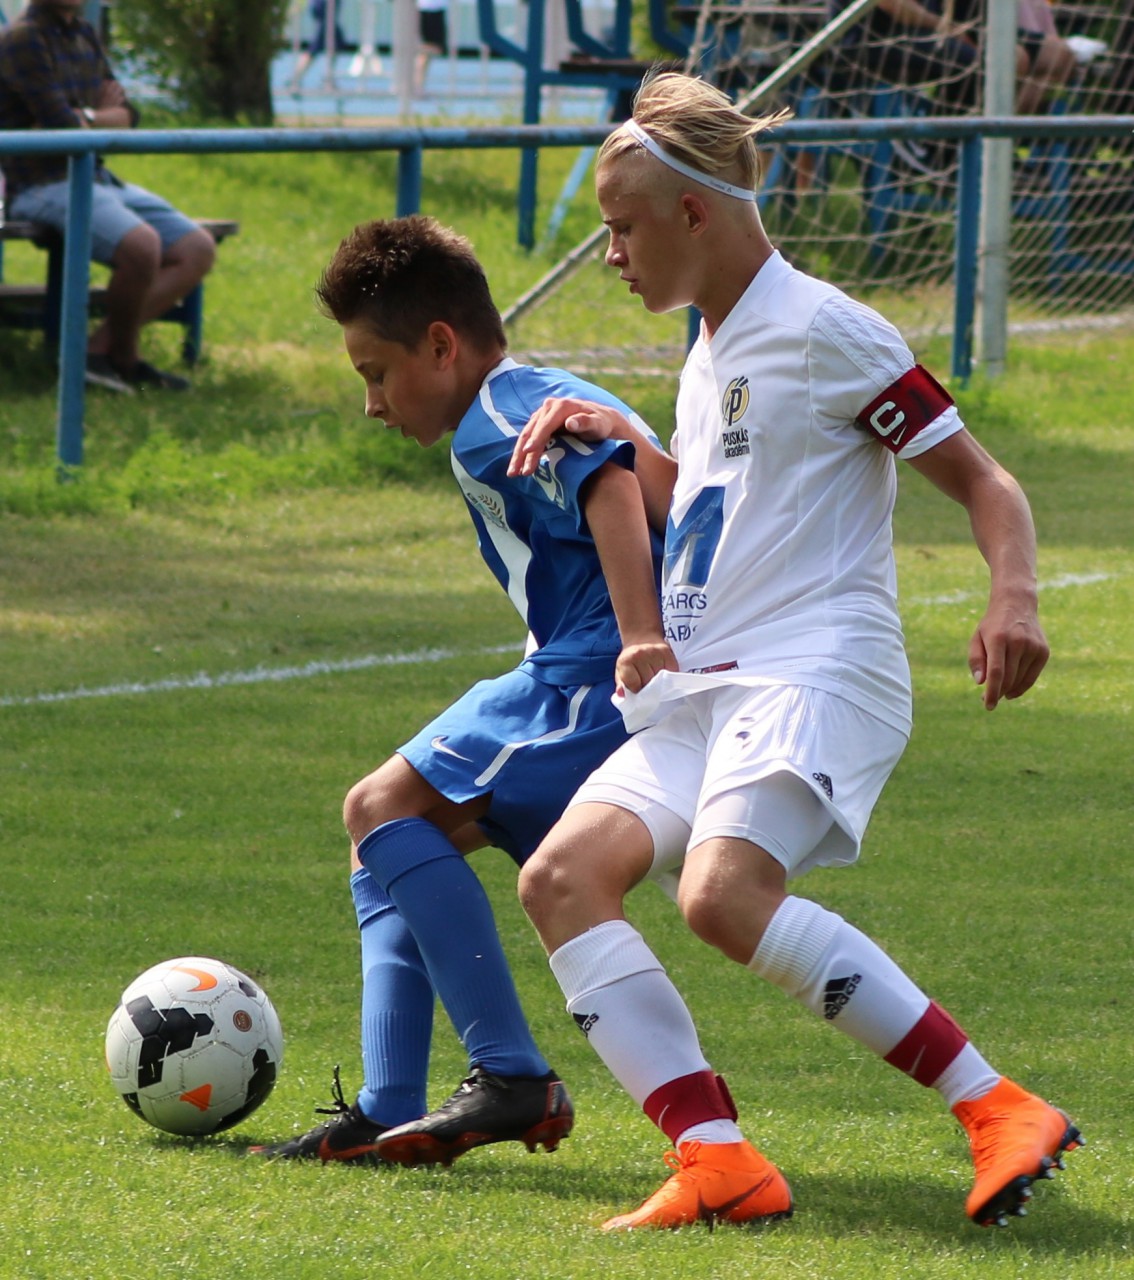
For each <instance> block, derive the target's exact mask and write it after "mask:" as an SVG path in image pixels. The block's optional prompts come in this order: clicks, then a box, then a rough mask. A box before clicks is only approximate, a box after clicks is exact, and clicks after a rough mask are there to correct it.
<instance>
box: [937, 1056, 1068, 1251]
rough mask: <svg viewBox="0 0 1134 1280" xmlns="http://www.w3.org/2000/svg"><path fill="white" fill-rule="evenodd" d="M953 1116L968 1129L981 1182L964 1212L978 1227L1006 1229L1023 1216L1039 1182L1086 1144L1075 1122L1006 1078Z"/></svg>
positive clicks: (977, 1180) (977, 1179)
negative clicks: (1065, 1156)
mask: <svg viewBox="0 0 1134 1280" xmlns="http://www.w3.org/2000/svg"><path fill="white" fill-rule="evenodd" d="M953 1114H954V1115H955V1116H956V1117H957V1119H958V1120H959V1121H960V1122H961V1124H963V1125H964V1126H965V1129H966V1131H967V1132H968V1135H969V1145H970V1147H971V1148H972V1155H973V1164H974V1165H975V1167H976V1182H975V1183H974V1184H973V1189H972V1191H970V1192H969V1197H968V1199H967V1200H966V1201H965V1212H966V1213H967V1214H968V1215H969V1217H970V1218H972V1220H973V1221H974V1222H975V1223H976V1224H977V1226H978V1227H992V1226H997V1227H1005V1226H1007V1225H1008V1217H1009V1215H1010V1214H1011V1215H1014V1216H1016V1217H1020V1218H1022V1217H1023V1216H1024V1214H1025V1212H1026V1210H1025V1205H1026V1204H1027V1202H1028V1201H1029V1200H1030V1199H1031V1197H1032V1183H1033V1182H1035V1180H1036V1179H1037V1178H1054V1177H1055V1170H1056V1169H1062V1168H1063V1159H1062V1152H1064V1151H1074V1150H1075V1148H1076V1147H1081V1146H1084V1145H1085V1143H1084V1141H1083V1138H1082V1135H1081V1134H1080V1133H1079V1130H1078V1129H1077V1128H1076V1127H1075V1126H1074V1125H1073V1124H1072V1123H1071V1121H1070V1120H1069V1119H1068V1118H1067V1116H1065V1115H1064V1114H1063V1112H1062V1111H1058V1110H1057V1109H1056V1108H1055V1107H1052V1106H1049V1105H1048V1104H1047V1103H1046V1102H1044V1101H1043V1100H1042V1098H1037V1097H1036V1096H1035V1095H1034V1094H1031V1093H1028V1092H1027V1091H1026V1090H1024V1089H1021V1088H1020V1086H1019V1085H1018V1084H1013V1082H1012V1081H1011V1080H1008V1079H1007V1078H1005V1077H1001V1079H1000V1082H999V1083H998V1084H997V1085H996V1087H995V1088H994V1089H993V1090H992V1091H991V1092H989V1093H986V1094H985V1095H984V1097H983V1098H977V1100H976V1101H975V1102H959V1103H957V1105H956V1106H955V1107H954V1108H953Z"/></svg>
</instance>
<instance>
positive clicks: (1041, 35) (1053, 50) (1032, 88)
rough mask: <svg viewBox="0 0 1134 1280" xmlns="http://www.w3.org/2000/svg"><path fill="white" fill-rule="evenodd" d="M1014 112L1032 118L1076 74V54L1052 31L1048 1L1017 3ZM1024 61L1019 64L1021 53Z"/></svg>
mask: <svg viewBox="0 0 1134 1280" xmlns="http://www.w3.org/2000/svg"><path fill="white" fill-rule="evenodd" d="M1016 39H1017V41H1018V44H1017V59H1016V111H1017V113H1018V114H1019V115H1022V116H1031V115H1035V114H1036V113H1037V112H1039V111H1041V110H1042V109H1043V106H1044V104H1045V103H1046V102H1048V101H1049V100H1050V99H1051V97H1052V96H1053V95H1054V94H1055V93H1056V92H1058V90H1060V89H1061V88H1062V87H1063V86H1064V85H1066V84H1069V83H1070V81H1071V80H1072V78H1073V77H1074V75H1075V69H1076V67H1077V66H1078V61H1077V59H1076V57H1075V51H1074V50H1073V49H1072V48H1071V46H1070V45H1069V44H1068V43H1067V41H1066V40H1064V39H1063V38H1062V36H1060V35H1059V34H1058V33H1057V32H1056V30H1055V15H1054V13H1053V12H1052V8H1051V4H1050V3H1049V0H1016ZM1021 51H1022V53H1023V55H1024V58H1026V65H1021V58H1020V53H1021Z"/></svg>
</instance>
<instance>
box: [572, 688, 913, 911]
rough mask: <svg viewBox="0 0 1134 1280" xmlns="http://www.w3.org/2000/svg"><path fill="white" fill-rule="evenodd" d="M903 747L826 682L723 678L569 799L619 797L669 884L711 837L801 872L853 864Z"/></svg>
mask: <svg viewBox="0 0 1134 1280" xmlns="http://www.w3.org/2000/svg"><path fill="white" fill-rule="evenodd" d="M905 745H906V736H905V734H903V733H902V732H900V731H899V730H898V729H895V728H894V727H893V726H891V725H888V724H886V723H884V722H883V721H881V720H879V719H878V718H877V717H875V716H872V715H870V714H869V712H866V711H863V710H862V709H861V708H860V707H857V706H855V705H854V704H853V703H851V702H848V701H847V700H846V699H844V698H840V697H837V696H836V695H834V694H831V693H827V692H826V691H824V690H822V689H811V688H807V687H801V686H795V685H760V686H758V687H751V686H748V685H721V686H716V687H711V688H706V689H704V690H699V691H698V692H696V693H694V694H692V695H691V696H690V697H689V698H687V699H686V700H685V701H683V702H682V703H680V704H678V705H677V707H676V708H675V709H674V710H673V711H671V712H670V713H669V714H668V715H666V716H665V717H664V719H662V720H660V721H659V722H658V723H657V724H654V725H651V726H650V727H649V728H646V729H643V730H642V731H641V732H640V733H638V734H636V735H635V736H634V737H632V738H631V739H630V741H629V742H627V743H626V744H625V745H624V746H622V747H619V749H618V750H617V751H615V753H614V754H613V755H612V756H611V757H610V758H609V759H608V760H607V761H606V763H605V764H602V765H600V766H599V767H598V769H596V770H595V772H594V773H592V774H591V776H590V777H589V778H588V779H587V781H586V782H585V783H583V785H582V786H581V787H580V788H579V790H578V791H577V792H576V793H575V795H574V797H573V798H572V800H571V806H574V805H577V804H584V803H595V802H597V803H601V804H612V805H615V806H617V807H618V808H620V809H625V810H626V811H627V812H629V813H633V814H634V815H636V816H637V817H638V818H640V819H641V820H642V822H643V823H644V824H645V826H646V827H647V829H648V830H649V832H650V835H651V836H652V838H653V842H654V863H653V869H652V872H651V874H652V875H653V876H654V877H655V878H657V879H659V880H662V881H663V887H668V888H671V887H672V886H665V885H664V879H663V877H665V876H666V874H667V873H668V875H669V876H670V877H672V874H673V873H674V872H675V871H679V869H680V866H681V863H682V862H683V861H684V858H685V852H686V850H687V849H690V848H695V847H696V846H697V845H699V844H701V843H702V842H703V841H705V840H708V839H710V838H712V837H714V836H731V837H736V838H739V839H742V840H749V841H751V842H752V843H753V844H757V845H759V846H760V847H761V848H762V849H765V850H767V852H768V853H770V854H772V856H773V857H775V858H776V860H777V861H778V862H780V863H782V864H783V866H784V868H785V870H786V871H787V873H788V876H789V877H794V876H799V875H802V874H803V873H804V872H805V871H809V870H810V869H811V868H812V867H817V866H842V865H845V864H847V863H851V862H854V860H855V859H856V858H857V857H858V852H859V848H860V846H861V843H862V837H863V834H864V833H865V831H866V825H867V823H868V822H869V821H870V814H871V811H872V810H873V808H874V804H875V802H876V801H877V799H878V796H879V794H880V792H881V791H882V788H883V786H884V785H885V783H886V779H887V778H888V777H889V776H890V774H891V772H892V771H893V769H894V766H895V765H896V764H897V762H898V760H899V759H900V757H901V754H902V751H903V750H904V749H905ZM791 775H794V776H795V778H799V779H801V780H802V782H803V783H805V784H806V788H807V789H806V790H804V788H803V787H800V786H798V785H795V784H794V780H793V779H792V777H791Z"/></svg>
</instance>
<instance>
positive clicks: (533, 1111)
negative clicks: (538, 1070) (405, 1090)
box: [377, 1067, 575, 1164]
mask: <svg viewBox="0 0 1134 1280" xmlns="http://www.w3.org/2000/svg"><path fill="white" fill-rule="evenodd" d="M574 1123H575V1108H574V1107H573V1106H572V1105H571V1097H570V1095H569V1094H568V1092H567V1089H566V1086H565V1085H564V1084H563V1081H562V1080H560V1079H559V1077H558V1076H557V1075H556V1074H555V1072H554V1071H549V1072H548V1073H547V1075H545V1076H494V1075H491V1074H490V1073H489V1072H487V1071H485V1070H484V1069H483V1068H482V1067H473V1069H472V1074H471V1075H470V1076H469V1077H468V1078H467V1079H465V1080H462V1081H461V1084H460V1086H459V1087H458V1089H457V1091H456V1092H455V1093H454V1094H453V1095H452V1097H450V1098H448V1099H447V1100H446V1101H445V1102H443V1103H442V1104H441V1105H440V1106H439V1107H438V1108H437V1110H436V1111H431V1112H430V1113H429V1114H428V1115H426V1116H422V1117H421V1119H420V1120H411V1121H410V1122H409V1123H408V1124H400V1125H398V1126H397V1127H396V1128H393V1129H387V1130H386V1132H385V1134H383V1136H382V1137H381V1138H380V1139H379V1140H378V1144H377V1148H378V1154H379V1155H380V1156H381V1157H382V1159H383V1160H389V1161H390V1162H391V1163H393V1164H452V1162H453V1161H454V1160H455V1159H456V1158H457V1156H459V1155H463V1154H464V1153H465V1152H466V1151H469V1150H471V1149H472V1148H473V1147H483V1146H485V1145H487V1144H488V1143H490V1142H522V1143H523V1144H524V1146H525V1147H527V1149H528V1150H529V1151H534V1150H535V1149H536V1147H537V1146H538V1145H539V1144H540V1143H542V1144H543V1146H544V1147H545V1149H546V1150H548V1151H554V1150H555V1148H556V1147H557V1146H558V1145H559V1143H560V1140H561V1139H563V1138H565V1137H566V1136H567V1135H568V1134H569V1133H570V1132H571V1126H572V1125H573V1124H574Z"/></svg>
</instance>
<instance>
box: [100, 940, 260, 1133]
mask: <svg viewBox="0 0 1134 1280" xmlns="http://www.w3.org/2000/svg"><path fill="white" fill-rule="evenodd" d="M282 1060H283V1031H282V1030H281V1029H280V1020H279V1018H278V1017H277V1015H276V1011H275V1009H274V1008H273V1007H272V1002H271V1001H270V1000H269V999H268V997H267V996H266V995H265V994H264V992H263V991H262V990H261V989H260V988H259V987H258V986H257V985H256V983H254V982H253V981H252V979H251V978H249V977H247V976H246V975H245V974H243V973H241V972H240V970H239V969H234V968H233V967H232V965H230V964H225V963H224V962H223V961H221V960H209V959H206V958H205V957H203V956H184V957H182V958H181V959H179V960H166V961H165V962H164V963H163V964H156V965H154V967H153V968H152V969H147V970H146V972H145V973H143V974H141V975H140V976H139V977H137V978H135V979H134V981H133V982H131V983H130V985H129V986H128V987H127V988H126V990H125V991H124V992H123V993H122V999H121V1000H120V1001H119V1003H118V1008H117V1009H115V1011H114V1013H113V1015H112V1016H111V1019H110V1025H109V1026H108V1027H107V1028H106V1065H107V1067H108V1068H109V1070H110V1078H111V1080H112V1081H113V1082H114V1087H115V1088H116V1089H117V1090H118V1092H119V1093H120V1094H121V1095H122V1097H123V1100H124V1101H125V1103H126V1105H127V1106H128V1107H129V1108H130V1110H131V1111H133V1112H134V1113H135V1114H136V1115H139V1116H141V1117H142V1119H143V1120H148V1121H149V1123H150V1124H152V1125H154V1126H156V1127H157V1128H158V1129H164V1130H165V1131H166V1132H167V1133H182V1134H201V1133H216V1132H217V1131H218V1130H220V1129H228V1128H231V1127H232V1126H233V1125H234V1124H238V1123H239V1122H240V1121H241V1120H243V1119H244V1117H245V1116H248V1115H251V1114H252V1112H253V1111H255V1110H256V1108H257V1107H258V1106H259V1105H260V1104H261V1103H262V1102H263V1101H264V1099H265V1098H266V1097H267V1096H268V1094H269V1093H271V1091H272V1087H273V1086H274V1085H275V1083H276V1074H277V1072H278V1071H279V1067H280V1063H281V1061H282Z"/></svg>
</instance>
